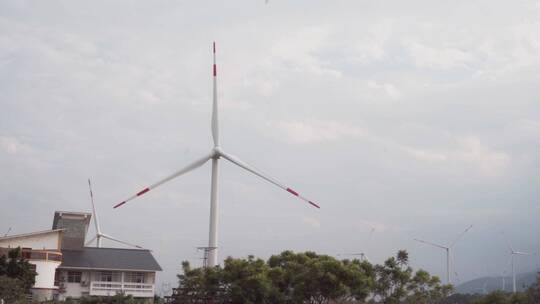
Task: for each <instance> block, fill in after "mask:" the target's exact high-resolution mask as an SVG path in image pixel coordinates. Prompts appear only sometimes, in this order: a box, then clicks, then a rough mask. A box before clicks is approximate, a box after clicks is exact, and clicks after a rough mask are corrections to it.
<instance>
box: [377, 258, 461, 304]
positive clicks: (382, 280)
mask: <svg viewBox="0 0 540 304" xmlns="http://www.w3.org/2000/svg"><path fill="white" fill-rule="evenodd" d="M408 264H409V254H408V253H407V252H406V251H404V250H400V251H398V253H397V255H396V257H391V258H389V259H387V260H386V261H385V262H384V264H382V265H375V286H374V290H373V293H374V295H375V298H376V299H377V300H378V301H379V302H380V303H385V304H399V303H410V304H433V303H441V302H442V300H443V299H444V298H446V297H448V295H449V294H450V292H451V291H452V286H451V285H441V282H440V280H439V278H438V277H436V276H431V275H430V274H429V273H428V272H427V271H425V270H421V269H420V270H418V271H417V272H416V273H414V271H413V270H412V268H411V267H410V266H408Z"/></svg>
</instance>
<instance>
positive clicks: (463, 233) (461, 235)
mask: <svg viewBox="0 0 540 304" xmlns="http://www.w3.org/2000/svg"><path fill="white" fill-rule="evenodd" d="M472 226H473V225H470V226H469V227H467V229H465V230H464V231H463V232H462V233H460V234H459V235H458V237H457V238H456V239H455V240H454V241H453V242H452V244H450V246H448V247H450V248H452V247H454V245H455V244H456V243H457V241H459V240H460V239H461V238H462V237H463V236H464V235H465V233H467V231H469V230H471V228H472Z"/></svg>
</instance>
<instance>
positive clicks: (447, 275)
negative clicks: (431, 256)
mask: <svg viewBox="0 0 540 304" xmlns="http://www.w3.org/2000/svg"><path fill="white" fill-rule="evenodd" d="M471 228H472V225H470V226H469V227H468V228H467V229H465V231H463V232H462V233H461V234H459V235H458V237H457V238H456V239H455V240H454V241H453V242H452V243H451V244H450V245H449V246H443V245H439V244H435V243H431V242H428V241H424V240H420V239H414V240H415V241H417V242H420V243H424V244H427V245H431V246H435V247H438V248H441V249H444V250H445V251H446V282H447V283H448V284H452V281H451V280H450V269H451V267H450V251H451V250H452V249H453V248H454V246H455V245H456V243H457V241H459V239H461V237H463V235H465V233H467V231H469V230H470V229H471Z"/></svg>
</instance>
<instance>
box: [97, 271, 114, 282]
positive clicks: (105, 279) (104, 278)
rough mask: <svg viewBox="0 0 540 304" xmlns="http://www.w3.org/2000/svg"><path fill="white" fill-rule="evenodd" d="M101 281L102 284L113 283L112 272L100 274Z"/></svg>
mask: <svg viewBox="0 0 540 304" xmlns="http://www.w3.org/2000/svg"><path fill="white" fill-rule="evenodd" d="M99 280H100V281H101V282H112V281H113V275H112V272H111V271H102V272H100V273H99Z"/></svg>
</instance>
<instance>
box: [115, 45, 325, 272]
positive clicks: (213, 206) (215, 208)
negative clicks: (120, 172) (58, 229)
mask: <svg viewBox="0 0 540 304" xmlns="http://www.w3.org/2000/svg"><path fill="white" fill-rule="evenodd" d="M213 56H214V58H213V59H214V65H213V102H212V123H211V128H212V139H213V141H214V147H213V148H212V150H210V153H208V154H206V155H204V156H203V157H201V158H199V159H197V160H196V161H194V162H192V163H191V164H189V165H187V166H186V167H184V168H182V169H180V170H178V171H177V172H175V173H173V174H171V175H169V176H168V177H166V178H164V179H162V180H160V181H158V182H156V183H154V184H152V185H150V186H148V187H146V188H144V189H143V190H141V191H139V192H137V193H136V194H135V195H133V196H131V197H129V198H128V199H126V200H124V201H122V202H120V203H118V204H116V205H115V206H114V208H118V207H120V206H122V205H124V204H125V203H127V202H129V201H131V200H133V199H135V198H137V197H139V196H141V195H143V194H145V193H147V192H148V191H150V190H153V189H154V188H157V187H159V186H161V185H163V184H164V183H166V182H168V181H170V180H172V179H174V178H176V177H179V176H181V175H183V174H186V173H188V172H190V171H192V170H195V169H197V168H199V167H200V166H202V165H203V164H205V163H206V162H207V161H208V160H212V179H211V186H210V229H209V230H210V231H209V236H208V248H212V250H210V251H209V252H208V266H209V267H213V266H216V265H217V264H218V262H217V259H218V212H219V201H218V172H219V169H218V168H219V160H220V159H221V158H224V159H226V160H228V161H229V162H231V163H233V164H235V165H237V166H239V167H240V168H242V169H244V170H246V171H248V172H250V173H252V174H254V175H256V176H258V177H260V178H262V179H264V180H266V181H267V182H269V183H271V184H274V185H275V186H277V187H279V188H281V189H283V190H285V191H287V192H289V193H291V194H292V195H294V196H296V197H298V198H299V199H301V200H303V201H305V202H306V203H309V204H310V205H312V206H314V207H316V208H320V207H319V205H317V204H315V203H314V202H312V201H311V200H309V199H307V198H305V197H304V196H302V195H300V194H299V193H298V192H296V191H295V190H293V189H291V188H289V187H287V186H285V185H284V184H283V183H281V182H279V181H277V180H276V179H274V178H272V177H270V176H268V175H267V174H265V173H262V172H261V171H259V170H258V169H255V168H254V167H252V166H250V165H248V164H246V163H244V162H243V161H241V160H240V159H239V158H237V157H236V156H233V155H232V154H229V153H226V152H225V151H224V150H223V149H222V148H221V146H220V142H219V119H218V102H217V65H216V43H215V42H214V44H213Z"/></svg>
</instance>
